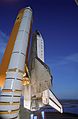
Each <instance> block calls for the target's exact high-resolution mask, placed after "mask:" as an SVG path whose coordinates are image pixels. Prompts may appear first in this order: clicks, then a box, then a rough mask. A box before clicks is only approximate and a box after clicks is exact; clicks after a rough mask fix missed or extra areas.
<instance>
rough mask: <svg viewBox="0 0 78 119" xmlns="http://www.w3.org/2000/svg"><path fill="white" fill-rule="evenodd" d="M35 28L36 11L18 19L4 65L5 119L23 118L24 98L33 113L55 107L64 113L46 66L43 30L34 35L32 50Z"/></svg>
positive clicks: (1, 101) (0, 98)
mask: <svg viewBox="0 0 78 119" xmlns="http://www.w3.org/2000/svg"><path fill="white" fill-rule="evenodd" d="M31 25H32V10H31V8H30V7H27V8H25V9H22V10H21V11H20V12H19V14H18V16H17V19H16V21H15V25H14V28H13V31H12V33H11V36H10V39H9V41H8V45H7V47H6V50H5V53H4V56H3V59H2V63H1V65H0V87H1V94H0V116H2V117H3V118H5V119H12V118H14V119H19V110H20V97H21V95H23V96H24V107H25V108H26V109H28V110H30V111H37V110H39V109H40V108H41V107H43V106H46V105H51V106H52V107H53V108H55V109H56V110H58V111H59V112H61V113H62V112H63V109H62V105H61V104H60V103H59V101H58V100H57V98H56V97H55V96H54V94H53V93H52V91H51V90H49V89H50V87H51V82H52V76H51V73H50V69H49V67H48V66H47V65H46V64H45V63H44V41H43V38H42V36H41V34H40V32H39V31H36V32H35V33H34V34H33V37H32V43H31V48H30V47H29V42H30V31H31ZM29 48H30V56H29V50H28V49H29ZM28 56H29V58H28Z"/></svg>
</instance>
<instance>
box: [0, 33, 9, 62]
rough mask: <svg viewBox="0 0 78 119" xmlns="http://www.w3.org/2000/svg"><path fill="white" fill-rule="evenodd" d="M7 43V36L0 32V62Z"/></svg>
mask: <svg viewBox="0 0 78 119" xmlns="http://www.w3.org/2000/svg"><path fill="white" fill-rule="evenodd" d="M7 42H8V36H7V35H6V34H5V33H3V32H2V31H0V62H1V60H2V56H3V54H4V51H5V48H6V45H7Z"/></svg>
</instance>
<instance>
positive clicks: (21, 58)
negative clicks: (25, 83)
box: [0, 7, 32, 119]
mask: <svg viewBox="0 0 78 119" xmlns="http://www.w3.org/2000/svg"><path fill="white" fill-rule="evenodd" d="M31 22H32V10H31V8H30V7H27V8H25V9H24V13H23V17H22V20H21V24H20V27H19V30H18V34H17V37H16V41H15V45H14V48H13V51H12V55H11V59H10V63H9V66H8V70H7V74H6V81H5V85H4V87H3V89H2V93H1V95H0V116H2V117H3V118H5V119H10V118H14V119H18V118H19V117H18V114H19V106H20V96H21V91H22V79H23V73H24V66H25V59H26V52H27V46H28V39H29V33H30V27H31Z"/></svg>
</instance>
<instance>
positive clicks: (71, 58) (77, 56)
mask: <svg viewBox="0 0 78 119" xmlns="http://www.w3.org/2000/svg"><path fill="white" fill-rule="evenodd" d="M69 63H78V53H74V54H71V55H68V56H59V57H55V58H54V59H52V60H51V59H50V60H48V64H50V65H52V66H56V65H57V66H58V65H66V64H69Z"/></svg>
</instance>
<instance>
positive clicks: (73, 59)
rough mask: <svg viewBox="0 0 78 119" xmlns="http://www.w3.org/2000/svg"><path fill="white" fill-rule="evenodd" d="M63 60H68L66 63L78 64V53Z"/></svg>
mask: <svg viewBox="0 0 78 119" xmlns="http://www.w3.org/2000/svg"><path fill="white" fill-rule="evenodd" d="M65 59H66V60H68V61H72V62H76V63H78V53H75V54H72V55H69V56H67V57H66V58H65Z"/></svg>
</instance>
